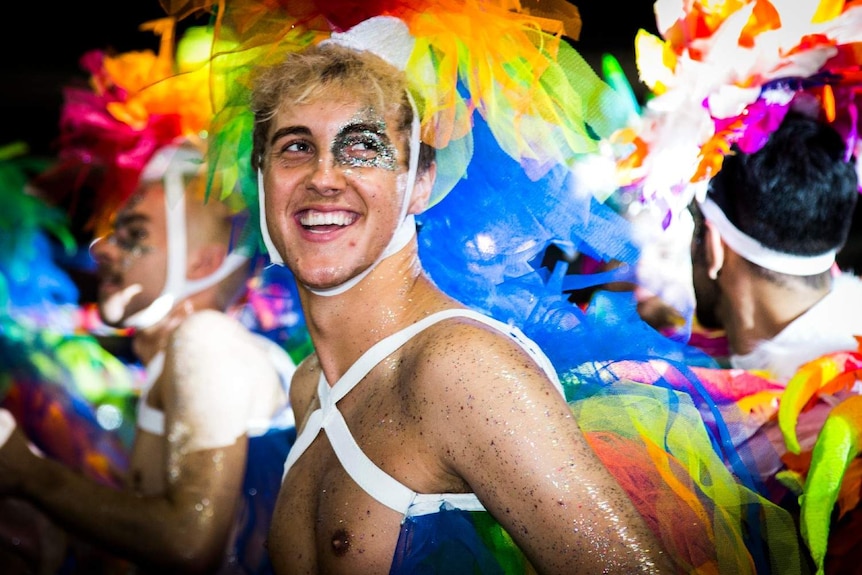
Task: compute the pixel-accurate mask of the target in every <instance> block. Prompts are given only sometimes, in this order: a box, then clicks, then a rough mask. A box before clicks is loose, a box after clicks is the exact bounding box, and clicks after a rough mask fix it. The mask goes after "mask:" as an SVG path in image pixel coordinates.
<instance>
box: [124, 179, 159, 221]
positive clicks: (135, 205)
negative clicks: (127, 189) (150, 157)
mask: <svg viewBox="0 0 862 575" xmlns="http://www.w3.org/2000/svg"><path fill="white" fill-rule="evenodd" d="M163 195H164V184H162V183H161V182H157V181H151V182H142V183H140V184H139V185H138V187H137V188H136V189H135V191H134V193H133V194H132V195H131V196H130V197H129V199H128V200H126V202H125V203H124V204H123V205H122V206H120V209H119V210H118V211H117V218H118V219H119V218H120V217H127V216H128V215H130V214H132V213H140V212H143V211H153V208H154V207H160V206H162V205H163V203H164V202H163Z"/></svg>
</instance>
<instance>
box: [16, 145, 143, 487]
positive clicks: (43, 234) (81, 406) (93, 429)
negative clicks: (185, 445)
mask: <svg viewBox="0 0 862 575" xmlns="http://www.w3.org/2000/svg"><path fill="white" fill-rule="evenodd" d="M3 152H6V153H9V155H5V156H4V157H3V158H2V161H0V186H2V190H3V193H2V194H0V203H3V209H2V210H0V213H2V216H0V217H2V218H3V222H2V229H3V233H2V234H0V238H1V239H0V244H7V245H4V246H0V247H2V249H0V303H2V306H0V365H2V366H3V367H2V370H0V404H2V405H3V407H5V408H7V409H9V410H10V411H11V412H12V413H13V415H15V417H16V420H17V421H18V423H19V425H20V426H21V428H22V429H23V430H24V431H25V432H26V433H27V435H28V437H29V438H30V440H31V441H32V442H33V443H34V444H35V445H36V446H37V447H38V448H39V449H41V450H42V451H43V452H44V453H45V454H46V455H47V456H49V457H52V458H55V459H58V460H60V461H62V462H64V463H65V464H66V465H68V466H70V467H72V468H74V469H77V470H78V471H80V472H82V473H84V474H85V475H88V476H90V477H91V478H93V479H96V480H98V481H100V482H102V483H105V484H108V485H119V480H120V477H121V476H122V474H123V473H124V472H125V469H126V466H127V464H128V445H129V444H128V441H127V439H128V436H127V435H126V432H129V431H130V430H131V429H132V426H133V425H134V421H133V419H132V418H131V417H130V414H131V412H132V410H133V407H134V401H135V388H136V382H135V374H134V372H133V371H132V370H130V369H129V368H128V367H127V366H126V365H125V364H123V363H122V362H120V361H119V360H118V359H117V358H115V357H114V356H112V355H111V354H109V353H108V352H106V351H105V350H104V349H103V348H102V347H101V346H100V345H99V343H98V342H97V341H96V340H95V338H93V337H92V336H90V335H88V334H86V333H84V332H83V330H82V329H81V324H80V314H79V310H78V307H77V298H78V290H77V287H76V286H75V284H74V283H73V282H72V281H71V279H70V278H69V276H68V275H67V273H66V271H65V270H63V269H62V268H60V267H59V266H58V265H57V263H56V261H55V257H54V256H55V254H56V253H57V252H58V250H59V249H63V250H66V251H71V250H73V249H74V247H75V245H74V240H73V239H72V236H71V233H70V232H69V230H68V229H67V227H66V220H65V215H64V214H63V212H62V211H60V210H59V209H58V208H56V207H52V206H49V205H48V204H46V203H45V202H43V201H42V200H41V199H39V198H38V197H36V196H35V195H33V194H32V193H30V192H28V191H26V188H27V185H29V183H30V181H31V179H32V178H34V177H35V176H36V175H38V174H39V173H42V171H43V170H44V169H45V168H46V167H47V165H48V163H47V162H44V161H39V160H38V159H36V158H31V157H27V156H26V149H25V148H23V147H20V146H19V147H18V148H17V151H16V149H15V148H14V147H13V146H7V147H5V148H3ZM49 234H50V235H53V236H55V237H56V238H57V239H58V240H59V241H56V240H52V239H51V238H50V235H49Z"/></svg>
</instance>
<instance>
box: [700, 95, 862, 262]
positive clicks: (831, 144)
mask: <svg viewBox="0 0 862 575" xmlns="http://www.w3.org/2000/svg"><path fill="white" fill-rule="evenodd" d="M858 195H859V191H858V181H857V175H856V170H855V166H854V163H853V161H849V162H848V161H847V157H846V146H845V144H844V141H843V140H842V138H841V136H840V135H839V134H838V133H837V132H836V131H835V130H834V129H833V128H832V127H831V126H829V125H827V124H825V123H823V122H820V121H818V120H816V119H814V118H811V117H809V116H806V115H803V114H801V113H797V112H792V111H791V112H789V113H788V114H787V116H786V117H785V118H784V121H783V122H782V124H781V126H780V127H779V128H778V129H777V130H776V131H775V132H774V133H773V134H772V135H771V136H770V137H769V140H768V141H767V143H766V145H764V146H763V148H761V149H760V150H758V151H757V152H755V153H753V154H745V153H742V152H741V151H739V150H738V149H736V148H734V150H733V153H732V154H730V155H728V156H727V157H726V158H725V159H724V164H723V165H722V168H721V170H720V171H719V173H718V174H717V175H716V176H715V177H714V178H713V179H712V181H711V182H710V191H709V197H710V198H711V199H712V200H713V201H714V202H715V203H716V204H718V206H719V207H720V208H721V209H722V211H724V213H725V215H726V216H727V218H728V219H729V220H730V221H731V222H732V223H733V224H734V225H735V226H736V227H737V228H739V229H740V230H741V231H743V232H745V233H746V234H748V235H749V236H751V237H752V238H754V239H756V240H758V241H760V243H762V244H763V245H765V246H767V247H770V248H772V249H774V250H777V251H780V252H784V253H790V254H795V255H817V254H822V253H824V252H826V251H828V250H830V249H840V248H841V247H842V246H843V245H844V243H845V242H846V241H847V235H848V233H849V230H850V225H851V223H852V218H853V209H854V207H855V205H856V201H857V197H858Z"/></svg>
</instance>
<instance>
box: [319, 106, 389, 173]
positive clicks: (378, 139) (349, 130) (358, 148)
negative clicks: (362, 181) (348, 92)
mask: <svg viewBox="0 0 862 575" xmlns="http://www.w3.org/2000/svg"><path fill="white" fill-rule="evenodd" d="M331 152H332V156H333V157H334V158H335V162H336V163H337V164H339V165H341V166H345V167H352V168H381V169H384V170H389V171H395V170H397V169H398V150H397V149H396V148H395V145H394V144H393V142H392V141H391V140H390V139H389V136H388V135H387V134H386V122H385V121H384V120H383V119H382V118H380V117H378V116H377V114H376V113H375V112H374V111H373V110H370V109H367V110H363V111H361V112H360V113H359V114H357V117H356V118H354V119H352V120H350V122H348V123H347V125H345V126H344V127H342V128H341V129H340V130H339V131H338V134H336V136H335V139H334V140H333V142H332V148H331Z"/></svg>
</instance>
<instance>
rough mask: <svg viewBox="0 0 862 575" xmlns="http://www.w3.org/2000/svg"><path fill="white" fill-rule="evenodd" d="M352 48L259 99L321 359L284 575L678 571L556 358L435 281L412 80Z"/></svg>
mask: <svg viewBox="0 0 862 575" xmlns="http://www.w3.org/2000/svg"><path fill="white" fill-rule="evenodd" d="M366 23H372V25H381V26H383V27H384V30H381V31H378V34H377V35H376V36H374V37H392V34H397V33H398V32H400V31H401V28H400V27H399V26H398V22H396V21H394V19H389V18H383V19H373V20H372V21H368V22H366ZM393 28H394V29H393ZM354 32H355V30H354ZM349 34H350V33H348V34H347V36H349ZM342 39H343V40H344V42H347V43H349V40H348V39H347V38H345V37H339V36H338V35H333V41H328V42H326V43H325V44H324V45H322V46H317V47H311V48H308V49H307V50H305V51H304V52H302V53H295V54H291V55H289V56H288V57H287V59H286V61H285V62H283V63H282V64H279V65H276V66H274V67H271V68H267V69H265V70H263V71H262V72H261V73H260V74H259V75H258V76H257V78H256V83H255V87H254V93H253V101H252V107H253V110H254V112H255V115H256V120H257V121H256V123H255V134H254V142H255V146H254V155H253V164H254V166H255V168H257V169H258V173H259V184H260V191H259V193H260V195H261V197H262V198H263V206H262V208H263V210H262V211H263V215H264V226H263V228H264V229H263V231H264V234H265V241H266V243H267V245H268V246H269V248H270V250H271V252H270V253H271V258H272V259H273V260H274V261H280V262H283V263H284V264H285V265H287V266H288V267H289V268H290V270H291V271H292V272H293V274H294V276H295V277H296V279H297V283H298V286H299V293H300V298H301V300H302V304H303V310H304V312H305V316H306V321H307V323H308V328H309V332H310V334H311V337H312V340H313V342H314V349H315V351H314V353H313V354H312V355H311V356H309V357H308V358H307V359H306V360H305V361H304V362H303V363H302V364H301V365H300V366H299V367H298V369H297V373H296V375H295V377H294V380H293V382H292V387H291V403H292V405H293V408H294V412H295V414H296V419H297V421H298V422H299V430H300V435H299V437H298V438H297V443H296V445H295V447H294V449H293V450H292V451H291V455H290V457H289V458H288V461H287V464H286V466H285V475H284V481H283V484H282V490H281V492H280V495H279V499H278V503H277V505H276V508H275V514H274V517H273V525H272V529H271V532H270V538H269V549H270V553H271V557H272V559H273V565H274V567H275V569H276V571H277V572H278V573H328V574H337V573H387V572H393V573H396V572H405V573H409V572H417V570H422V569H423V568H427V567H428V566H429V565H435V562H439V561H441V560H442V561H444V563H445V567H444V568H445V569H448V570H451V572H465V571H470V570H471V569H474V568H475V569H478V570H479V572H495V569H499V568H500V567H501V566H502V565H513V566H514V565H517V566H518V567H517V569H516V571H526V572H530V570H531V569H536V570H538V571H539V572H542V573H579V572H584V573H597V572H618V573H647V572H649V573H655V572H668V571H670V568H669V566H668V558H667V557H666V556H665V555H664V552H663V550H662V547H661V544H660V543H659V542H658V541H657V539H656V538H655V537H654V536H653V535H652V533H651V532H650V531H649V529H648V528H647V526H646V524H645V522H644V521H643V519H642V518H641V517H640V516H639V515H638V513H637V511H636V510H635V508H634V507H633V505H632V504H631V502H630V501H629V499H628V497H627V495H626V493H625V492H624V491H623V490H622V489H621V488H620V487H619V485H618V484H617V483H616V482H615V481H614V479H613V477H612V476H611V475H610V474H609V473H608V471H607V470H606V469H605V468H604V467H603V466H602V465H601V463H600V462H599V461H598V459H597V458H596V456H595V454H594V453H593V452H592V451H591V449H590V448H589V447H588V445H587V443H586V442H585V439H584V436H583V434H582V433H581V432H580V430H579V428H578V425H577V423H576V421H575V420H574V418H573V417H572V414H571V412H570V410H569V408H568V406H567V404H566V401H565V399H564V397H563V393H562V388H561V386H560V383H559V380H558V379H557V376H556V373H555V372H554V370H553V368H552V366H551V365H550V362H549V361H548V359H547V358H546V357H545V355H544V354H543V353H542V352H541V351H540V350H539V349H538V348H537V346H535V345H534V344H533V342H531V341H530V340H529V339H527V338H526V337H525V336H524V335H523V334H522V333H521V332H520V330H518V329H517V328H515V327H512V326H510V325H507V324H503V323H500V322H498V321H495V320H493V319H491V318H489V317H487V316H484V315H481V314H479V313H476V312H475V311H471V310H469V309H467V308H466V307H465V306H464V305H462V304H461V303H459V302H458V301H455V300H453V299H452V298H450V297H449V296H448V295H446V294H445V293H443V292H442V291H441V290H440V289H438V288H437V287H436V286H435V285H434V283H433V282H432V281H431V280H430V279H429V277H428V276H427V275H426V274H425V272H424V271H423V268H422V264H421V262H420V260H419V257H418V247H417V241H416V226H415V224H414V217H413V216H414V215H415V214H418V213H420V212H421V211H423V210H424V209H425V208H426V206H427V203H428V198H429V195H430V194H431V190H432V188H433V186H434V179H435V174H436V171H437V164H436V162H435V159H434V155H433V150H432V149H431V148H430V147H428V146H426V145H420V143H419V134H418V118H416V111H415V110H414V108H413V104H412V100H411V97H410V95H409V94H408V91H407V88H408V85H407V81H406V76H405V74H404V73H403V71H401V70H399V69H398V68H397V67H396V66H394V65H392V64H391V63H389V62H387V61H385V60H384V59H382V58H381V57H379V56H377V55H375V54H373V53H371V52H369V51H364V50H357V49H353V48H348V47H345V46H343V45H340V44H341V40H342ZM491 541H497V542H498V544H497V545H494V544H490V542H491ZM437 565H438V568H439V564H437Z"/></svg>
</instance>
